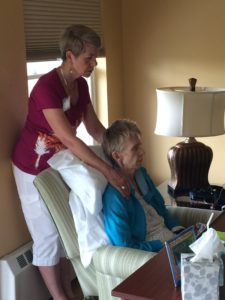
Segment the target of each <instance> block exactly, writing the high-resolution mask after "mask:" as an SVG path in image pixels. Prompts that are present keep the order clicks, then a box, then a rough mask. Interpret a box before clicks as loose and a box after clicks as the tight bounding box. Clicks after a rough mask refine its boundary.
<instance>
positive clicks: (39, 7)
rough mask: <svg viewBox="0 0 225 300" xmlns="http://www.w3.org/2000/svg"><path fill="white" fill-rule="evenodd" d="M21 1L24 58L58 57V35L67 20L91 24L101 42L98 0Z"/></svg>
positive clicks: (65, 25) (99, 4) (68, 23)
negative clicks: (25, 56) (22, 8)
mask: <svg viewBox="0 0 225 300" xmlns="http://www.w3.org/2000/svg"><path fill="white" fill-rule="evenodd" d="M23 5H24V31H25V41H26V55H27V61H43V60H51V59H57V58H59V57H60V52H59V39H60V35H61V33H62V32H63V30H64V29H65V27H67V26H69V25H71V24H83V25H87V26H89V27H91V28H92V29H94V30H95V31H96V32H97V33H98V34H99V35H100V36H101V40H102V45H103V36H102V30H101V0H24V1H23ZM100 55H101V56H103V55H104V51H103V47H102V50H101V51H100Z"/></svg>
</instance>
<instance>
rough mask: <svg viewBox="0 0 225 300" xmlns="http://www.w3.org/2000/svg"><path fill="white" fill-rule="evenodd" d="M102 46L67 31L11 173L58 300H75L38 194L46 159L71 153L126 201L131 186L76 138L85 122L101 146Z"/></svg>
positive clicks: (34, 99)
mask: <svg viewBox="0 0 225 300" xmlns="http://www.w3.org/2000/svg"><path fill="white" fill-rule="evenodd" d="M100 46H101V43H100V38H99V36H98V35H97V34H96V33H95V32H94V31H93V30H92V29H90V28H89V27H87V26H83V25H72V26H70V27H68V28H66V30H65V31H64V33H63V35H62V38H61V42H60V50H61V56H62V64H61V66H60V67H59V68H56V69H53V70H52V71H50V72H49V73H47V74H45V75H43V76H42V77H40V78H39V80H38V82H37V83H36V85H35V86H34V88H33V90H32V92H31V94H30V98H29V108H28V115H27V119H26V122H25V126H24V128H23V130H22V133H21V137H20V139H19V140H18V142H17V144H16V146H15V149H14V153H13V158H12V160H13V171H14V176H15V180H16V184H17V189H18V194H19V197H20V200H21V205H22V209H23V213H24V216H25V220H26V222H27V226H28V229H29V231H30V233H31V236H32V239H33V242H34V244H33V264H34V265H36V266H38V268H39V270H40V273H41V275H42V277H43V279H44V281H45V283H46V286H47V287H48V289H49V292H50V293H51V295H52V297H53V299H54V300H68V299H71V298H72V291H71V290H70V289H71V287H70V285H69V284H68V282H67V281H66V277H64V276H63V274H62V269H63V268H62V267H61V266H62V264H61V262H63V261H64V260H65V259H63V258H62V259H61V257H63V255H62V252H63V251H62V246H61V243H60V240H59V236H58V233H57V230H56V227H55V225H54V223H53V221H52V220H51V217H50V215H49V212H48V210H47V209H46V207H45V205H44V203H43V200H42V199H41V197H40V195H39V194H38V191H37V190H36V188H35V187H34V185H33V180H34V178H35V176H36V175H37V174H38V173H39V172H41V171H42V170H44V169H46V168H48V167H49V165H48V162H47V161H48V159H49V158H50V157H52V155H54V153H56V152H57V151H59V150H60V149H64V148H68V149H70V150H71V151H72V152H73V153H74V154H75V155H76V156H77V157H79V158H80V159H81V160H82V161H84V162H85V163H87V164H88V165H90V166H92V167H94V168H96V169H97V170H99V171H100V172H102V173H103V175H104V176H105V177H106V178H107V180H108V181H109V182H110V183H111V184H112V185H113V186H114V187H116V188H117V189H118V190H119V191H120V192H121V193H122V194H123V195H124V196H128V195H129V192H130V190H129V184H128V182H127V181H126V179H125V178H124V177H123V176H122V174H120V173H119V172H118V171H116V170H114V169H113V168H112V167H111V166H109V165H108V164H107V163H105V162H104V161H103V160H101V159H100V158H99V157H98V156H96V155H95V154H94V152H93V151H91V150H90V148H89V147H88V146H87V145H86V144H85V143H84V142H82V141H81V140H80V139H79V138H77V137H76V130H77V127H78V126H79V124H80V123H81V122H83V123H84V125H85V127H86V129H87V131H88V133H89V134H90V135H91V136H92V137H93V138H94V139H95V140H96V141H98V142H99V143H101V142H102V136H103V133H104V131H105V128H104V126H103V125H102V124H101V122H100V121H99V120H98V118H97V116H96V114H95V111H94V109H93V106H92V103H91V100H90V96H89V91H88V86H87V82H86V80H85V79H84V78H83V76H84V77H89V76H90V75H91V73H92V72H93V70H94V67H95V66H96V65H97V62H96V58H97V55H98V50H99V48H100Z"/></svg>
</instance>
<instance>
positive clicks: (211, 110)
mask: <svg viewBox="0 0 225 300" xmlns="http://www.w3.org/2000/svg"><path fill="white" fill-rule="evenodd" d="M196 82H197V80H196V79H195V78H190V79H189V83H190V86H189V87H165V88H157V89H156V94H157V121H156V128H155V134H158V135H164V136H174V137H185V139H184V141H183V142H180V143H178V144H176V145H175V146H173V147H172V148H170V149H169V152H168V154H167V158H168V162H169V166H170V171H171V178H170V180H169V182H168V192H169V194H170V195H172V196H173V197H177V196H181V195H188V194H189V192H190V191H192V190H200V189H208V188H209V187H210V185H209V181H208V172H209V168H210V164H211V161H212V158H213V152H212V149H211V148H210V147H208V146H206V145H205V144H203V143H201V142H198V141H197V140H196V139H195V137H209V136H216V135H221V134H224V133H225V130H224V106H225V88H211V87H204V88H203V87H196Z"/></svg>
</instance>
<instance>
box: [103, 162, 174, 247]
mask: <svg viewBox="0 0 225 300" xmlns="http://www.w3.org/2000/svg"><path fill="white" fill-rule="evenodd" d="M135 179H136V182H137V185H138V187H139V189H140V190H141V192H142V195H143V198H144V200H145V201H146V202H147V203H149V204H150V205H152V206H153V207H154V208H155V210H156V211H157V213H158V214H159V215H160V216H162V217H163V218H164V223H165V225H166V226H167V227H168V229H172V228H173V227H175V226H178V225H179V224H178V223H177V221H176V220H175V219H173V218H172V217H171V215H170V213H169V211H168V210H167V208H166V206H165V203H164V199H163V197H162V196H161V194H160V193H159V191H158V190H157V188H156V187H155V185H154V183H153V182H152V180H151V178H150V176H149V175H148V174H147V171H146V169H145V168H143V167H141V168H140V169H138V170H137V171H136V173H135ZM103 215H104V225H105V230H106V233H107V235H108V237H109V239H110V241H111V243H112V244H113V245H116V246H122V247H130V248H136V249H142V250H146V251H154V252H157V251H159V250H160V249H161V248H162V247H163V244H162V242H161V241H160V240H153V241H146V240H145V237H146V227H147V226H146V217H145V213H144V210H143V208H142V206H141V204H140V202H139V201H138V199H137V198H136V197H135V190H134V188H132V189H131V193H130V196H129V198H128V199H127V198H125V197H123V196H122V194H121V193H120V192H119V191H118V190H117V189H115V188H114V187H113V186H112V185H111V184H108V186H107V187H106V190H105V192H104V195H103Z"/></svg>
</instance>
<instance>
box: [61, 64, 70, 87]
mask: <svg viewBox="0 0 225 300" xmlns="http://www.w3.org/2000/svg"><path fill="white" fill-rule="evenodd" d="M59 70H60V73H61V75H62V79H63V81H64V83H65V86H66V88H68V83H67V80H66V78H65V75H64V72H63V69H62V67H60V69H59Z"/></svg>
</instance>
